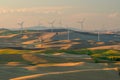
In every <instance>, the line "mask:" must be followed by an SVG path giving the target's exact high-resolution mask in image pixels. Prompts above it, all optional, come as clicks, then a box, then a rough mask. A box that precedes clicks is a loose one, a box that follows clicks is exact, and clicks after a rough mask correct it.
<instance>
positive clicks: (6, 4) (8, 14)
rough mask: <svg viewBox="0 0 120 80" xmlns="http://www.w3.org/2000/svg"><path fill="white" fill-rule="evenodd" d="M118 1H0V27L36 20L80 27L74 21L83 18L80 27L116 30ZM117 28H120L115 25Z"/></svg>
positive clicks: (35, 22)
mask: <svg viewBox="0 0 120 80" xmlns="http://www.w3.org/2000/svg"><path fill="white" fill-rule="evenodd" d="M119 8H120V0H0V27H4V28H17V27H19V26H18V25H17V23H18V22H20V21H24V22H25V24H24V26H25V27H30V26H36V25H39V24H40V23H41V24H42V25H45V26H49V24H48V23H49V22H50V21H53V20H56V22H55V24H54V25H55V26H56V27H57V26H60V21H61V22H62V25H63V26H65V25H68V26H70V27H74V28H80V27H79V26H80V25H79V24H78V23H77V22H78V21H80V20H82V19H84V18H85V23H84V29H85V30H88V29H103V28H104V29H118V28H119V27H120V9H119ZM119 29H120V28H119Z"/></svg>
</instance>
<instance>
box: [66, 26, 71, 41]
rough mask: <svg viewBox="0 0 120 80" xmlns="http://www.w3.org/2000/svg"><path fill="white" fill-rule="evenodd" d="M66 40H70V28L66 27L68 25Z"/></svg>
mask: <svg viewBox="0 0 120 80" xmlns="http://www.w3.org/2000/svg"><path fill="white" fill-rule="evenodd" d="M67 40H70V30H69V28H68V25H67Z"/></svg>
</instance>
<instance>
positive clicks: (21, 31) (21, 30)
mask: <svg viewBox="0 0 120 80" xmlns="http://www.w3.org/2000/svg"><path fill="white" fill-rule="evenodd" d="M23 24H24V22H23V21H22V22H20V23H18V25H19V26H20V34H23Z"/></svg>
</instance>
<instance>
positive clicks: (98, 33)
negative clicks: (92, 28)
mask: <svg viewBox="0 0 120 80" xmlns="http://www.w3.org/2000/svg"><path fill="white" fill-rule="evenodd" d="M97 40H98V42H99V41H100V32H97Z"/></svg>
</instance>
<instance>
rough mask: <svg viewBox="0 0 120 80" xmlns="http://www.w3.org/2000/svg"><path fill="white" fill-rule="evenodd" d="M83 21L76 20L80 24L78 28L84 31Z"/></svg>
mask: <svg viewBox="0 0 120 80" xmlns="http://www.w3.org/2000/svg"><path fill="white" fill-rule="evenodd" d="M84 22H85V19H83V20H80V21H78V23H79V24H80V26H81V28H80V30H81V31H82V32H83V31H84Z"/></svg>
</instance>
